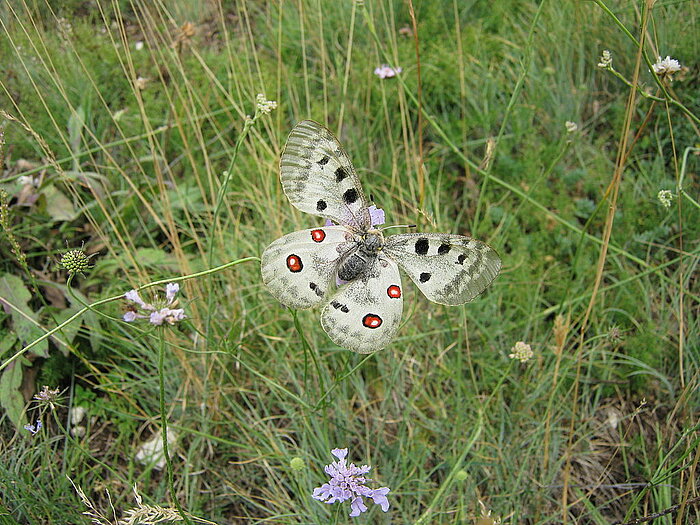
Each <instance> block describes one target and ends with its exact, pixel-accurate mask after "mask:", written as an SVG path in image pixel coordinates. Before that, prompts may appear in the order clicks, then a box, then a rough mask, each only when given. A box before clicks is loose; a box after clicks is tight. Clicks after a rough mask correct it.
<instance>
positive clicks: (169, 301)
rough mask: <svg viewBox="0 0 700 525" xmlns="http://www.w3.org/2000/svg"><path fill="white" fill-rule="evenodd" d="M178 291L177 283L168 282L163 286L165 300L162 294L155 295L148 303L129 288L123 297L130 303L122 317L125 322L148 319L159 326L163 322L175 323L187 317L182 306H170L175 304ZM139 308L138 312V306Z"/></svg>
mask: <svg viewBox="0 0 700 525" xmlns="http://www.w3.org/2000/svg"><path fill="white" fill-rule="evenodd" d="M179 291H180V285H179V284H177V283H168V284H167V285H166V286H165V300H163V296H159V297H156V300H155V301H154V302H153V304H149V303H147V302H145V301H144V300H143V299H141V296H140V295H139V293H138V292H137V291H136V290H129V291H128V292H126V293H125V294H124V298H125V299H126V300H127V301H130V302H132V303H135V304H132V305H128V308H129V309H128V310H127V312H126V313H125V314H124V315H123V316H122V319H123V320H124V321H126V322H127V323H131V322H133V321H136V319H148V320H149V321H150V323H151V324H153V325H155V326H161V325H162V324H163V323H168V324H175V323H177V322H179V321H182V320H183V319H185V317H187V316H186V315H185V311H184V310H183V309H182V308H170V306H177V299H176V298H175V296H176V295H177V293H178V292H179ZM136 306H138V307H139V308H140V309H141V312H139V308H136Z"/></svg>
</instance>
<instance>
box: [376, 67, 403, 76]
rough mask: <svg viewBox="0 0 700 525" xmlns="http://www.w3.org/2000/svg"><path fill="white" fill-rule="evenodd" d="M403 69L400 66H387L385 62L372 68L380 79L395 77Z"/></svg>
mask: <svg viewBox="0 0 700 525" xmlns="http://www.w3.org/2000/svg"><path fill="white" fill-rule="evenodd" d="M402 71H403V69H402V68H401V67H391V66H387V65H386V64H382V65H381V66H379V67H378V68H376V69H375V70H374V74H375V75H377V76H378V77H379V78H381V79H385V78H391V77H395V76H396V75H398V74H399V73H401V72H402Z"/></svg>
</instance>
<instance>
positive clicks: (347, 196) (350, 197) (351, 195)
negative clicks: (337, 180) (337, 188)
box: [343, 188, 358, 204]
mask: <svg viewBox="0 0 700 525" xmlns="http://www.w3.org/2000/svg"><path fill="white" fill-rule="evenodd" d="M357 198H358V195H357V190H356V189H355V188H350V189H349V190H346V191H345V193H343V201H345V204H352V203H353V202H355V201H356V200H357Z"/></svg>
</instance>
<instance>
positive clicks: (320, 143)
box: [280, 120, 370, 231]
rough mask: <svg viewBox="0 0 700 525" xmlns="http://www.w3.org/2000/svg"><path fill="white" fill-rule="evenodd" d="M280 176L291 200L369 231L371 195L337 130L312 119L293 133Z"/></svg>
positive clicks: (336, 220)
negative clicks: (369, 197) (365, 190)
mask: <svg viewBox="0 0 700 525" xmlns="http://www.w3.org/2000/svg"><path fill="white" fill-rule="evenodd" d="M280 179H281V180H282V187H283V189H284V193H285V194H286V195H287V198H288V199H289V202H291V203H292V204H293V205H294V206H296V207H297V208H298V209H300V210H301V211H303V212H306V213H312V214H314V215H320V216H321V217H326V218H327V219H331V220H332V221H334V222H337V223H340V224H346V225H348V226H350V227H352V228H354V229H357V230H362V231H365V230H367V229H368V228H369V227H370V216H369V211H368V210H367V199H366V198H365V195H364V193H363V192H362V186H361V185H360V180H359V178H358V176H357V173H356V172H355V168H354V167H353V165H352V163H351V162H350V159H349V158H348V156H347V154H346V153H345V151H344V150H343V148H342V146H341V145H340V143H339V142H338V139H336V138H335V137H334V136H333V134H332V133H331V132H330V131H328V130H327V129H326V128H325V127H323V126H321V125H320V124H318V123H317V122H313V121H311V120H304V121H302V122H300V123H299V124H297V125H296V126H295V127H294V129H293V130H292V132H291V133H290V134H289V138H288V139H287V144H286V145H285V147H284V151H283V152H282V158H281V159H280Z"/></svg>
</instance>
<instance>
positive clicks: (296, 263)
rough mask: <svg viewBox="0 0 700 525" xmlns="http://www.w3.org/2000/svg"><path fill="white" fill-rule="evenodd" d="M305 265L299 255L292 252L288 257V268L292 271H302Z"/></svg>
mask: <svg viewBox="0 0 700 525" xmlns="http://www.w3.org/2000/svg"><path fill="white" fill-rule="evenodd" d="M303 267H304V265H303V264H302V262H301V259H300V258H299V256H298V255H294V254H291V255H290V256H289V257H287V268H289V271H290V272H294V273H297V272H300V271H301V269H302V268H303Z"/></svg>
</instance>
